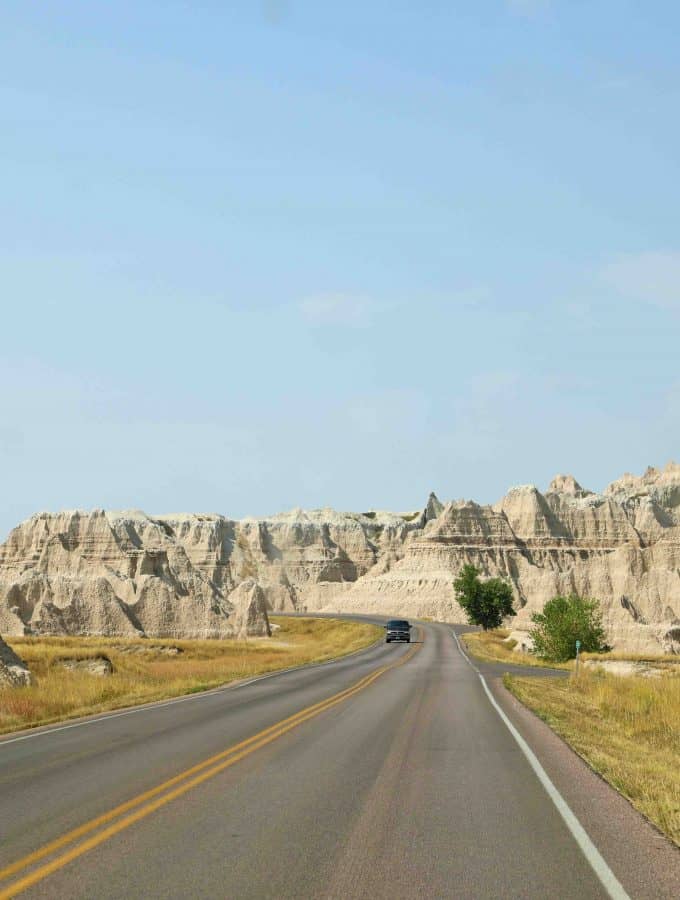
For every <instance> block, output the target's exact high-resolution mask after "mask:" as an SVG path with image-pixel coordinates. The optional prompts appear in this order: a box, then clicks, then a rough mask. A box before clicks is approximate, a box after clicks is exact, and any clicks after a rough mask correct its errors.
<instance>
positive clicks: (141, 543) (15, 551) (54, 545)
mask: <svg viewBox="0 0 680 900" xmlns="http://www.w3.org/2000/svg"><path fill="white" fill-rule="evenodd" d="M189 518H190V519H191V521H194V520H195V522H196V527H197V528H200V526H201V524H202V523H201V518H202V517H200V516H195V517H189ZM188 521H189V520H188V519H187V518H186V517H184V518H181V517H180V518H179V519H177V520H172V522H171V521H170V520H159V519H152V518H150V517H149V516H146V515H144V514H143V513H140V512H136V511H133V512H122V513H107V512H104V511H103V510H95V511H94V512H90V513H86V512H79V511H75V512H63V513H57V514H52V513H39V514H37V515H35V516H33V517H32V518H30V519H28V520H27V521H26V522H24V523H23V524H21V525H19V526H18V527H17V528H15V529H14V530H13V531H12V532H11V534H10V536H9V538H8V539H7V541H6V542H5V544H3V545H2V547H0V632H1V633H4V634H26V633H35V634H105V635H149V636H154V637H187V638H188V637H192V638H218V637H232V636H238V635H241V634H245V633H248V634H269V623H268V619H267V610H266V602H265V598H264V595H263V593H262V591H261V589H260V588H259V587H251V588H249V587H248V585H243V586H242V587H241V589H240V591H239V592H238V595H237V598H236V600H237V602H236V604H234V603H233V602H232V601H231V600H230V599H229V598H228V597H227V588H231V587H235V586H236V583H232V581H231V580H230V578H229V577H228V574H225V573H223V572H222V571H221V570H220V565H219V552H218V553H215V552H213V548H212V547H211V545H210V539H211V538H214V537H215V536H214V533H213V531H210V532H209V534H208V535H207V540H206V546H205V547H202V548H201V549H200V550H198V549H197V548H196V547H194V546H192V543H191V538H192V532H191V529H189V528H188V527H187V522H188ZM175 529H177V530H179V531H182V530H184V531H186V536H187V548H186V549H185V546H184V544H183V543H182V541H181V540H179V539H178V538H177V536H176V534H175ZM192 552H193V555H194V556H195V557H196V560H197V562H196V563H194V561H193V559H192ZM211 554H212V556H211ZM211 563H212V565H211ZM213 575H214V576H215V578H214V579H213V577H212V576H213Z"/></svg>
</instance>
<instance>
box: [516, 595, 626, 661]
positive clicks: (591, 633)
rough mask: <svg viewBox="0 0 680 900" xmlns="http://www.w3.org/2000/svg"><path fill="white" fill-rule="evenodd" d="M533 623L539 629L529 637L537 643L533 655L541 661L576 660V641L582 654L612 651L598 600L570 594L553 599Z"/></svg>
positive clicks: (532, 630) (534, 629)
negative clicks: (584, 652) (606, 636)
mask: <svg viewBox="0 0 680 900" xmlns="http://www.w3.org/2000/svg"><path fill="white" fill-rule="evenodd" d="M531 621H532V622H533V623H534V625H535V626H536V627H535V628H532V629H531V631H530V632H529V634H530V635H531V637H532V638H533V641H534V652H535V653H536V655H537V656H540V657H541V658H542V659H549V660H553V661H554V662H565V661H566V660H568V659H573V658H574V657H575V656H576V641H580V642H581V650H583V651H586V652H588V653H604V652H606V651H607V650H609V649H611V648H609V647H608V646H607V644H606V643H605V632H604V628H603V627H602V616H601V613H600V604H599V602H598V601H597V600H594V599H589V598H586V597H579V596H577V595H576V594H569V596H567V597H559V596H558V597H553V598H552V600H548V602H547V603H546V604H545V606H544V607H543V612H540V613H534V614H533V616H532V617H531Z"/></svg>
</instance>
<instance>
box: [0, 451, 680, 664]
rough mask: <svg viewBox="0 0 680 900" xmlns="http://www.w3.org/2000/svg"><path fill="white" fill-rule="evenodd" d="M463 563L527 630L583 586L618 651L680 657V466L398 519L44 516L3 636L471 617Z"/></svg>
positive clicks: (5, 557)
mask: <svg viewBox="0 0 680 900" xmlns="http://www.w3.org/2000/svg"><path fill="white" fill-rule="evenodd" d="M466 562H471V563H473V564H474V565H476V566H477V567H478V568H479V569H480V570H481V572H482V573H483V575H485V576H495V575H499V576H501V577H504V578H508V579H509V580H510V581H511V583H512V585H513V590H514V592H515V597H516V604H515V605H516V608H517V609H518V616H517V618H516V619H514V620H513V622H512V627H513V629H515V630H518V631H519V632H520V634H521V633H522V630H524V631H526V629H528V628H529V627H530V624H531V621H530V617H531V613H532V612H534V611H536V610H539V609H540V608H541V607H542V606H543V604H544V603H545V602H546V600H548V599H549V598H550V597H552V596H553V595H555V594H556V593H564V592H572V591H573V592H576V593H578V594H581V595H584V596H593V597H597V598H598V599H599V600H600V601H601V604H602V608H603V612H604V620H605V624H606V627H607V631H608V634H609V638H610V641H611V643H613V644H614V645H615V646H616V647H617V648H619V649H627V650H634V651H640V652H649V651H652V652H657V653H658V652H680V618H679V615H680V466H678V465H676V464H674V463H669V465H668V466H666V468H665V469H663V470H658V469H654V468H650V469H648V470H647V471H646V472H645V474H644V475H642V476H641V477H634V476H632V475H624V476H623V478H621V479H619V480H618V481H615V482H614V483H613V484H611V485H610V486H609V487H608V488H607V489H606V490H605V491H604V493H603V494H595V493H593V492H591V491H587V490H584V489H583V488H582V487H581V486H580V485H579V484H578V482H577V481H576V480H575V479H574V478H573V477H571V476H569V475H559V476H557V477H556V478H555V479H554V480H553V481H552V482H551V484H550V486H549V487H548V489H547V491H545V493H541V492H539V491H538V489H537V488H536V487H534V486H533V485H523V486H520V487H515V488H511V489H510V491H508V493H507V494H506V496H505V497H503V498H502V499H501V500H500V501H499V502H498V503H496V504H495V505H493V506H482V505H479V504H477V503H474V502H472V501H469V500H457V501H452V502H450V503H447V504H442V503H441V502H440V501H439V500H438V499H437V498H436V497H435V495H434V494H432V495H431V496H430V498H429V500H428V502H427V504H426V505H425V507H424V509H422V510H421V511H417V512H412V513H400V514H399V513H386V512H377V511H369V512H365V513H340V512H336V511H334V510H331V509H323V510H313V511H304V510H301V509H296V510H293V511H291V512H288V513H283V514H280V515H275V516H272V517H270V518H265V519H243V520H240V521H235V520H232V519H228V518H225V517H224V516H220V515H191V514H181V515H165V516H147V515H146V514H144V513H142V512H138V511H129V512H118V513H116V512H105V511H103V510H95V511H93V512H81V511H74V512H62V513H38V514H37V515H35V516H33V517H31V518H30V519H28V520H27V521H26V522H24V523H22V524H21V525H19V526H18V527H17V528H15V529H14V530H13V531H12V532H11V534H10V536H9V538H8V539H7V541H6V542H5V544H4V545H2V546H1V547H0V633H4V634H27V633H28V634H30V633H37V634H54V633H67V634H92V633H98V634H109V635H133V634H146V635H149V636H173V637H232V636H239V635H246V634H260V635H263V634H268V632H269V625H268V620H267V611H268V610H269V611H271V610H275V611H278V610H300V611H303V610H307V611H317V610H323V611H326V612H331V611H335V612H377V613H382V614H399V615H405V616H412V617H417V616H431V617H434V618H437V619H441V620H446V621H450V622H462V621H463V620H464V617H463V614H462V610H461V609H460V607H459V606H458V604H457V603H456V601H455V598H454V591H453V581H454V579H455V577H456V575H457V573H458V571H459V570H460V568H461V567H462V565H463V564H464V563H466Z"/></svg>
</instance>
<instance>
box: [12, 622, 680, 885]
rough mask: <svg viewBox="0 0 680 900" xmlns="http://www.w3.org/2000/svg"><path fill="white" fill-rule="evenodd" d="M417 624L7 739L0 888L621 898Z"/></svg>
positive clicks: (488, 712)
mask: <svg viewBox="0 0 680 900" xmlns="http://www.w3.org/2000/svg"><path fill="white" fill-rule="evenodd" d="M414 637H415V638H416V642H414V643H412V644H411V645H405V644H404V645H401V644H390V645H385V644H380V645H378V646H375V647H373V648H371V649H369V650H367V651H365V652H362V653H359V654H356V655H354V656H352V657H348V658H346V659H344V660H340V661H336V662H333V663H329V664H325V665H321V666H317V667H312V668H307V669H299V670H295V671H291V672H288V673H284V674H280V675H276V676H274V677H266V678H263V679H260V680H256V681H254V682H253V683H251V684H249V685H245V686H239V687H237V688H233V687H232V688H228V689H223V690H220V691H216V692H212V693H209V694H204V695H193V696H191V697H189V698H186V699H182V700H180V701H172V702H168V703H165V704H159V705H156V706H153V707H147V708H145V709H143V710H133V711H130V712H126V713H123V714H120V713H118V714H112V715H110V716H105V717H100V718H98V719H96V720H92V719H90V720H85V721H83V722H82V723H77V724H76V725H75V726H74V725H71V726H67V727H63V726H62V727H53V728H51V729H46V730H42V731H41V732H38V733H33V734H30V735H22V736H20V737H19V738H18V739H17V737H12V736H9V738H8V739H5V740H2V741H0V870H1V871H0V898H5V897H10V896H15V895H16V894H17V893H21V895H22V896H26V897H49V898H67V897H68V898H75V897H82V898H122V897H126V898H136V897H159V898H160V897H163V898H168V897H183V898H186V897H225V898H265V897H266V898H307V897H309V898H342V900H346V898H355V897H356V898H359V897H361V898H383V897H392V898H411V897H414V898H415V897H418V898H430V897H435V898H436V897H442V898H443V897H456V898H459V897H460V898H475V900H477V898H496V897H498V898H553V897H554V898H560V900H568V898H579V900H584V898H603V897H608V896H617V897H625V896H626V893H625V892H623V891H621V892H619V893H617V891H619V888H618V887H617V884H616V880H615V881H614V882H613V885H614V886H613V887H612V886H611V885H610V886H609V887H605V886H604V885H603V883H602V880H601V878H599V877H598V876H597V875H596V873H595V870H594V868H593V865H592V862H591V861H589V859H588V858H587V852H584V850H583V849H582V848H581V847H580V846H579V844H578V843H577V840H576V838H575V837H574V834H573V833H572V831H571V830H570V829H569V828H568V827H567V824H565V820H564V818H563V817H562V815H560V813H559V811H558V808H557V806H556V805H555V802H554V801H553V800H552V799H551V797H550V796H549V793H548V791H547V790H546V788H545V786H544V785H543V784H542V783H541V782H540V781H539V778H538V777H537V774H536V772H535V771H534V769H532V767H531V765H530V764H529V761H528V760H527V757H526V756H525V754H524V752H523V751H522V749H521V748H520V746H519V744H518V743H517V741H516V740H515V738H514V737H513V735H512V734H511V732H510V730H509V729H508V727H507V725H506V724H505V722H504V721H503V719H502V718H501V716H500V715H499V712H498V710H497V709H496V708H494V706H493V705H492V702H491V701H490V699H489V696H488V695H487V693H486V691H485V689H484V686H483V684H482V681H481V679H480V677H479V675H478V673H477V672H476V671H475V670H474V669H473V668H472V666H471V665H470V664H469V663H468V661H467V660H466V659H465V658H464V656H463V655H462V654H461V652H460V651H459V649H458V646H457V644H456V641H455V639H454V637H453V635H452V631H451V629H450V628H448V627H446V626H443V625H435V624H429V623H425V624H423V625H421V626H419V628H418V630H417V631H415V632H414ZM482 671H486V672H487V674H489V673H491V672H492V671H493V669H492V667H488V666H487V667H483V669H482ZM607 790H609V789H608V788H607ZM600 849H602V848H600ZM596 852H597V851H596ZM667 852H668V848H667ZM670 852H671V853H672V852H673V851H672V850H671V851H670ZM603 856H606V854H605V853H603ZM605 867H606V863H605ZM620 868H621V867H620ZM625 874H626V873H625V872H621V871H618V872H617V875H616V877H617V878H622V879H623V881H624V882H625V877H624V876H625ZM627 890H630V888H629V887H628V888H627ZM630 896H633V894H632V893H631V894H630ZM649 896H650V897H651V896H663V892H661V893H659V891H657V890H654V891H653V892H650V893H649Z"/></svg>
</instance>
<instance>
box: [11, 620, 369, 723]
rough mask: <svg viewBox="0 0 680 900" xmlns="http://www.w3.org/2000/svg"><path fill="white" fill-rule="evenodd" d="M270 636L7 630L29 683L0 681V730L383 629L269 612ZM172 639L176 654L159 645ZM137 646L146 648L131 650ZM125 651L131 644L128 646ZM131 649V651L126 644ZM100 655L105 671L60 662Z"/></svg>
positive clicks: (186, 685)
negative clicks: (14, 634)
mask: <svg viewBox="0 0 680 900" xmlns="http://www.w3.org/2000/svg"><path fill="white" fill-rule="evenodd" d="M272 622H274V623H275V624H278V625H279V626H280V630H277V631H276V632H275V635H274V637H272V638H249V639H248V640H245V641H235V640H224V641H219V640H213V641H175V640H160V639H159V640H145V639H131V640H130V639H125V638H101V637H92V638H90V637H79V638H75V637H49V638H48V637H21V638H7V643H8V644H10V645H11V646H12V647H13V648H14V649H15V650H16V651H17V653H19V655H20V656H21V657H23V659H24V660H25V661H26V663H27V664H28V665H29V667H30V669H31V672H32V673H33V676H34V684H33V685H31V686H30V687H21V688H18V687H5V686H2V687H0V733H5V732H8V731H17V730H19V729H21V728H27V727H30V726H35V725H44V724H47V723H50V722H57V721H60V720H61V719H68V718H73V717H77V716H84V715H89V714H90V713H97V712H102V711H104V710H111V709H119V708H121V707H126V706H134V705H136V704H139V703H148V702H150V701H153V700H162V699H165V698H168V697H176V696H179V695H181V694H189V693H194V692H197V691H204V690H207V689H209V688H212V687H217V686H218V685H221V684H226V683H228V682H230V681H236V680H238V679H242V678H250V677H252V676H254V675H261V674H264V673H266V672H273V671H276V670H277V669H285V668H288V667H290V666H301V665H306V664H309V663H313V662H321V661H324V660H328V659H334V658H336V657H338V656H344V655H346V654H348V653H353V652H354V651H355V650H359V649H361V648H362V647H366V646H368V645H369V644H372V643H373V642H374V641H376V640H378V639H379V638H380V637H382V635H383V629H382V628H378V627H376V626H375V625H368V624H364V623H363V622H348V621H341V620H338V619H312V618H300V619H298V618H295V619H289V618H285V617H280V618H277V617H273V618H272ZM164 647H165V648H167V647H176V648H178V649H179V650H181V651H182V652H181V653H179V654H176V655H174V656H173V655H169V654H167V653H162V652H161V651H160V648H164ZM140 650H145V651H149V652H139V651H140ZM131 651H132V652H131ZM134 651H137V652H134ZM101 656H105V657H107V658H108V659H109V660H111V662H112V664H113V668H114V673H113V675H110V676H109V677H100V676H96V675H92V674H90V673H87V672H82V671H75V672H74V671H68V670H66V669H64V668H63V666H62V665H61V661H62V660H64V659H87V658H92V657H101Z"/></svg>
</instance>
